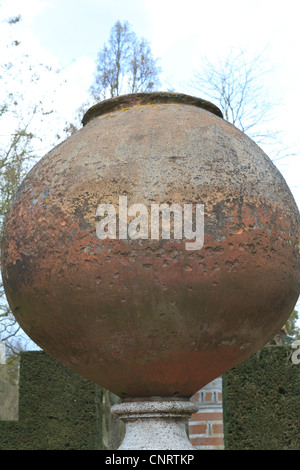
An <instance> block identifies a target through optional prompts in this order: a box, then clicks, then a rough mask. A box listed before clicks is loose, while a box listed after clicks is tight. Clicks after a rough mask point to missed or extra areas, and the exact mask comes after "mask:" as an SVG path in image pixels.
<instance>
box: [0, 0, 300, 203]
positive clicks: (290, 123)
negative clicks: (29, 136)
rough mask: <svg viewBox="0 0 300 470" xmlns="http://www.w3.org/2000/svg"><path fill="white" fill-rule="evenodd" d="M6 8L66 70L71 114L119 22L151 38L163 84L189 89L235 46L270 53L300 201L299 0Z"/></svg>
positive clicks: (88, 0)
mask: <svg viewBox="0 0 300 470" xmlns="http://www.w3.org/2000/svg"><path fill="white" fill-rule="evenodd" d="M0 7H1V8H0V21H1V20H3V19H7V18H9V17H13V16H16V15H18V14H21V16H22V22H21V23H20V24H18V25H16V31H18V34H19V35H21V37H22V38H23V40H24V42H25V43H26V45H27V46H29V47H30V51H31V53H32V54H33V55H34V54H35V55H36V56H37V57H42V58H43V59H44V60H46V61H48V62H49V63H51V64H57V67H63V68H64V72H65V74H66V76H67V79H68V89H67V90H65V91H64V93H63V95H60V97H59V103H58V102H57V109H58V110H59V112H60V113H61V115H62V116H63V117H64V118H65V119H68V118H70V116H71V115H72V113H74V111H75V110H76V109H77V108H78V106H80V104H81V103H82V101H84V99H85V97H86V93H87V90H88V88H89V86H90V85H91V82H92V79H93V72H94V68H95V60H96V58H97V52H98V51H99V49H100V48H101V47H102V46H103V43H104V42H105V41H107V40H108V38H109V34H110V29H111V27H112V26H113V24H114V23H115V22H116V21H117V20H120V21H125V20H126V21H128V22H129V23H130V24H131V25H132V29H133V30H134V31H135V33H136V34H137V35H138V36H139V37H141V36H143V37H145V38H146V39H147V40H148V41H149V42H150V43H151V47H152V52H153V54H154V56H155V57H159V58H160V65H161V67H162V70H163V74H162V80H161V81H162V87H161V89H167V88H170V87H172V88H174V89H175V90H176V91H178V92H191V89H190V87H189V84H190V81H191V79H192V77H193V75H194V73H195V72H196V71H197V70H199V67H200V64H201V60H202V58H203V57H204V56H206V57H208V59H209V60H210V61H214V60H216V59H217V58H218V57H222V56H226V55H227V54H228V53H229V52H230V50H231V49H237V48H242V49H244V50H246V51H247V52H248V53H249V55H250V56H251V54H252V55H253V56H255V55H256V54H258V53H261V52H262V51H265V57H266V59H267V62H268V66H270V67H272V70H273V72H272V73H271V74H270V76H269V82H268V90H269V92H270V96H272V97H274V100H277V101H280V106H279V107H278V108H277V109H276V111H275V114H274V123H275V126H277V127H278V128H279V129H280V130H282V131H283V132H284V133H285V134H284V139H285V143H286V145H287V147H288V148H291V149H292V150H293V151H295V149H296V155H294V156H291V157H289V158H286V159H283V160H280V161H278V162H276V165H277V166H278V168H279V170H280V171H281V172H282V174H283V176H284V177H285V179H286V181H287V183H288V185H289V186H290V188H291V190H292V192H293V194H294V197H295V199H296V202H297V204H298V206H300V181H299V179H300V178H299V176H300V154H299V153H300V152H299V148H300V147H299V124H298V123H299V116H298V113H299V108H300V100H299V83H300V61H299V52H300V27H299V0H285V2H282V1H278V0H251V1H250V0H226V1H225V0H210V1H209V2H208V1H201V0H109V1H108V0H105V1H104V0H84V1H81V0H26V1H25V0H2V1H1V0H0ZM0 27H1V28H2V27H3V23H0ZM2 29H3V28H2ZM0 33H1V31H0ZM198 95H199V92H198ZM58 131H59V130H58Z"/></svg>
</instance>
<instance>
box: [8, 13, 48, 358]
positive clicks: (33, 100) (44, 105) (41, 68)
mask: <svg viewBox="0 0 300 470" xmlns="http://www.w3.org/2000/svg"><path fill="white" fill-rule="evenodd" d="M19 21H21V17H20V16H16V17H14V18H11V19H9V20H7V21H6V22H3V23H1V26H2V24H3V25H4V27H6V24H5V23H8V25H10V27H11V28H13V25H15V24H17V23H18V22H19ZM11 28H9V30H8V31H7V37H5V40H4V38H3V40H2V44H1V46H2V48H1V52H2V55H1V59H2V60H1V62H0V129H1V130H0V242H1V239H2V234H3V228H4V222H5V218H6V216H7V213H8V211H9V208H10V206H11V203H12V201H13V199H14V196H15V194H16V191H17V189H18V187H19V185H20V184H21V181H22V179H23V178H24V177H25V175H26V173H27V172H28V171H29V169H30V168H31V167H32V165H33V164H34V163H35V162H36V160H37V159H38V158H39V151H40V150H42V151H43V149H41V148H40V147H41V146H43V145H44V142H43V143H42V141H43V138H41V137H37V126H38V127H39V126H40V124H41V123H42V122H43V120H47V124H49V121H48V115H50V114H52V112H53V111H52V105H53V103H52V102H49V100H48V102H42V100H41V99H39V98H38V96H40V94H39V93H38V92H37V91H36V90H37V89H38V85H39V84H40V82H41V75H44V76H45V78H46V76H47V78H48V77H49V76H50V77H51V78H52V80H53V78H54V76H55V77H56V75H57V72H56V71H53V70H52V69H51V67H49V66H48V65H44V64H42V63H40V61H38V63H37V62H36V61H34V60H33V58H32V57H30V56H29V55H28V54H27V51H26V50H24V48H23V47H22V45H21V41H19V40H18V39H16V38H15V35H14V32H13V31H12V30H11ZM33 90H34V91H35V94H33ZM40 98H41V96H40ZM47 133H49V134H50V135H51V136H50V135H49V139H51V140H52V137H53V141H52V143H53V145H54V143H57V136H55V137H54V136H52V134H51V132H49V126H48V127H47ZM47 138H48V136H47ZM19 333H21V329H20V327H19V325H18V324H17V322H16V320H15V318H14V316H13V313H12V312H11V310H10V308H9V305H8V303H7V300H6V296H5V293H4V288H3V283H2V279H1V276H0V339H1V340H2V341H4V342H5V344H6V346H7V349H8V351H16V349H18V347H19V346H18V347H17V346H16V345H18V344H19V343H18V339H19ZM22 335H23V336H22V337H23V338H24V339H23V344H25V334H23V333H22Z"/></svg>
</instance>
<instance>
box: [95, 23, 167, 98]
mask: <svg viewBox="0 0 300 470" xmlns="http://www.w3.org/2000/svg"><path fill="white" fill-rule="evenodd" d="M160 72H161V69H160V67H159V66H158V59H154V57H153V55H152V51H151V47H150V44H149V43H148V41H146V39H144V38H142V39H138V37H137V36H136V34H135V33H134V32H133V31H132V30H131V26H130V25H129V23H128V22H124V23H123V24H122V23H121V22H120V21H117V22H116V23H115V25H114V26H113V27H112V29H111V33H110V38H109V41H108V44H104V46H103V48H102V49H101V50H100V51H99V53H98V59H97V71H96V75H95V81H94V84H93V85H92V86H91V90H90V91H91V94H92V96H93V98H94V99H95V100H101V99H105V98H112V97H114V96H118V95H120V94H123V93H135V92H137V91H152V90H154V89H157V87H158V86H159V79H158V77H159V74H160Z"/></svg>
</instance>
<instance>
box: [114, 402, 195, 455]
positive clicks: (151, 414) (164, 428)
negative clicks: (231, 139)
mask: <svg viewBox="0 0 300 470" xmlns="http://www.w3.org/2000/svg"><path fill="white" fill-rule="evenodd" d="M197 409H198V405H197V404H195V403H194V402H191V401H189V400H187V399H174V398H160V397H157V398H156V397H155V398H153V399H149V398H148V399H145V400H143V399H136V400H132V401H128V400H127V401H124V402H123V403H119V404H116V405H114V406H113V407H112V409H111V411H112V413H113V414H114V415H116V416H118V417H119V418H120V419H121V420H122V421H124V423H125V425H126V432H125V437H124V440H123V442H122V444H121V446H120V447H119V449H118V450H194V447H193V446H192V444H191V443H190V441H189V439H188V437H187V431H186V429H187V420H188V419H189V418H190V416H191V415H192V414H193V413H195V412H196V411H197Z"/></svg>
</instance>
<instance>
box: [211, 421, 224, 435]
mask: <svg viewBox="0 0 300 470" xmlns="http://www.w3.org/2000/svg"><path fill="white" fill-rule="evenodd" d="M211 427H212V432H213V434H223V424H218V423H212V426H211Z"/></svg>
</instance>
